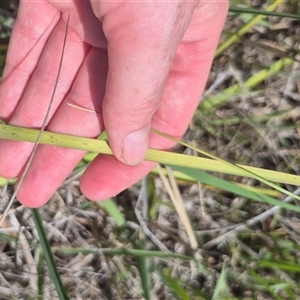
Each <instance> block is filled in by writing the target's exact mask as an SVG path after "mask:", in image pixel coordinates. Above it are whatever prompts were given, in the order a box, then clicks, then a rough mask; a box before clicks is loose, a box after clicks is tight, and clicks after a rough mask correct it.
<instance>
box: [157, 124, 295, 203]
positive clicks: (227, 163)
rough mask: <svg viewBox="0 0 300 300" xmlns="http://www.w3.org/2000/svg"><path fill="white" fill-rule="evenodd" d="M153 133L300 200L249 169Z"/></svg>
mask: <svg viewBox="0 0 300 300" xmlns="http://www.w3.org/2000/svg"><path fill="white" fill-rule="evenodd" d="M152 131H153V132H155V133H156V134H158V135H160V136H163V137H165V138H167V139H169V140H171V141H174V142H176V143H178V144H180V145H183V146H185V147H188V148H190V149H192V150H194V151H196V152H198V153H201V154H203V155H205V156H208V157H210V158H212V159H214V160H216V161H218V162H221V163H223V164H224V165H226V166H227V167H228V168H234V169H236V170H240V171H241V172H242V173H243V176H244V177H252V178H255V179H256V180H258V181H260V182H262V183H264V184H266V185H268V186H270V187H272V188H274V189H275V190H277V191H279V192H281V193H283V194H285V195H288V196H290V197H293V198H294V199H297V200H300V197H299V196H297V195H294V194H293V193H291V192H290V191H288V190H285V189H283V188H282V187H280V186H278V185H276V184H274V183H273V182H270V181H268V180H267V179H266V178H264V176H262V175H261V174H255V173H253V172H251V171H250V170H249V169H247V168H245V167H243V166H241V165H237V164H233V163H230V162H228V161H226V160H223V159H221V158H219V157H217V156H215V155H213V154H211V153H209V152H207V151H204V150H202V149H200V148H197V147H194V146H192V145H189V144H187V143H185V142H182V141H180V140H178V139H176V138H173V137H172V136H170V135H168V134H165V133H163V132H160V131H157V130H154V129H152Z"/></svg>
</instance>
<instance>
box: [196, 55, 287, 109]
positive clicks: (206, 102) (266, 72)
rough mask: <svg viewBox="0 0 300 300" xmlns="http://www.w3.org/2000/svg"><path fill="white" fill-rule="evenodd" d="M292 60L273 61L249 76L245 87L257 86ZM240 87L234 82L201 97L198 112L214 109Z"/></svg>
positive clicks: (237, 93)
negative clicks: (215, 92) (227, 86)
mask: <svg viewBox="0 0 300 300" xmlns="http://www.w3.org/2000/svg"><path fill="white" fill-rule="evenodd" d="M292 63H293V60H292V59H290V58H282V59H279V60H278V61H276V62H274V63H273V64H272V65H271V66H270V67H269V68H266V69H263V70H260V71H258V72H257V73H256V74H254V75H253V76H251V77H249V78H248V79H247V80H246V81H245V82H244V88H245V89H251V88H253V87H255V86H257V85H258V84H259V83H261V82H263V81H264V80H266V79H267V78H268V77H271V76H273V75H275V74H276V73H278V72H279V71H280V70H282V68H283V67H285V66H288V65H291V64H292ZM241 93H242V89H241V87H240V86H239V84H234V85H232V86H230V87H229V88H227V89H225V90H224V91H222V93H219V94H216V95H214V96H211V97H208V98H205V99H203V101H202V102H201V103H200V105H199V107H198V112H200V113H201V114H208V113H210V112H212V111H213V110H214V109H216V108H217V107H218V106H220V105H221V104H223V103H224V102H225V101H228V99H229V98H230V97H234V96H237V95H240V94H241Z"/></svg>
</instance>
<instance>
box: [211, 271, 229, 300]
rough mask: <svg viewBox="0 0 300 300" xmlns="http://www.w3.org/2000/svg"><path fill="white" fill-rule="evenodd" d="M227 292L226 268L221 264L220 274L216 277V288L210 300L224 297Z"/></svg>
mask: <svg viewBox="0 0 300 300" xmlns="http://www.w3.org/2000/svg"><path fill="white" fill-rule="evenodd" d="M228 294H229V293H228V286H227V283H226V268H225V265H223V268H222V271H221V274H220V276H219V278H218V281H217V284H216V288H215V291H214V294H213V296H212V298H211V300H218V299H226V297H227V296H228Z"/></svg>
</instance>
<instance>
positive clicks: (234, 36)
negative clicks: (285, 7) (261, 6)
mask: <svg viewBox="0 0 300 300" xmlns="http://www.w3.org/2000/svg"><path fill="white" fill-rule="evenodd" d="M281 2H282V0H275V1H274V2H273V3H272V4H270V5H269V6H268V7H267V8H266V11H273V10H275V9H276V8H277V6H278V5H279V4H280V3H281ZM263 17H264V16H263V15H258V16H255V17H253V18H252V19H251V20H250V21H249V22H247V23H246V24H245V25H244V26H242V27H241V28H240V29H239V30H238V31H237V32H236V33H234V34H232V35H231V36H230V37H229V38H228V39H227V40H226V41H224V42H223V43H222V44H221V45H219V47H218V49H217V51H216V54H215V56H218V55H220V54H221V53H222V52H224V51H225V50H226V49H227V48H229V47H230V46H231V45H233V44H234V43H235V42H237V41H238V40H239V39H240V38H241V36H243V35H244V34H245V33H247V32H248V31H249V30H250V29H251V28H252V27H253V26H254V25H256V24H257V23H258V22H259V21H261V20H262V19H263Z"/></svg>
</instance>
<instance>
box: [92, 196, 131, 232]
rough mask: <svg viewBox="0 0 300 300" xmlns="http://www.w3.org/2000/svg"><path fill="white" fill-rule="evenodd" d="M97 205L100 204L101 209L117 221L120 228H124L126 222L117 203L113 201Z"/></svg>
mask: <svg viewBox="0 0 300 300" xmlns="http://www.w3.org/2000/svg"><path fill="white" fill-rule="evenodd" d="M97 203H99V205H100V206H101V208H102V209H103V210H104V211H105V212H106V213H107V214H108V215H109V216H111V217H112V218H113V219H114V220H115V222H116V224H117V226H118V227H122V226H124V224H125V222H126V221H125V219H124V217H123V215H122V213H121V212H120V210H119V208H118V207H117V205H116V203H115V202H114V201H113V200H112V199H107V200H103V201H101V202H97Z"/></svg>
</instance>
